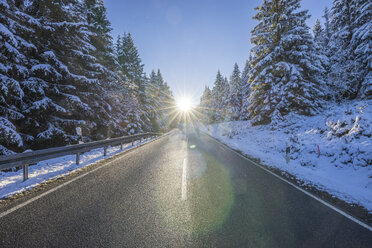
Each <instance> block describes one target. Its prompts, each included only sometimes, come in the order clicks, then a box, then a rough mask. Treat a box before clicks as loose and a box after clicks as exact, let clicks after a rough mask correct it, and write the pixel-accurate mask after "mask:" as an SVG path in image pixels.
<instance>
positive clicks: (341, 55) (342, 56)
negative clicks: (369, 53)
mask: <svg viewBox="0 0 372 248" xmlns="http://www.w3.org/2000/svg"><path fill="white" fill-rule="evenodd" d="M354 9H355V5H354V1H350V0H334V1H333V6H332V18H331V27H332V37H331V39H330V44H329V45H330V49H331V57H330V60H331V63H330V64H331V68H330V77H329V79H330V81H331V82H333V85H332V86H333V88H334V91H335V96H336V98H337V99H338V100H342V99H352V98H355V97H356V95H357V92H356V91H357V78H358V75H357V70H356V68H355V63H354V59H355V54H354V51H353V50H352V49H351V45H350V42H351V38H352V36H353V19H354V18H353V16H354V15H353V11H354Z"/></svg>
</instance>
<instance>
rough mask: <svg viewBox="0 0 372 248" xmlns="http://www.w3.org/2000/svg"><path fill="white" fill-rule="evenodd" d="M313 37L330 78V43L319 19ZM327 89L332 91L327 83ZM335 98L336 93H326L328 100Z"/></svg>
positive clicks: (330, 85)
mask: <svg viewBox="0 0 372 248" xmlns="http://www.w3.org/2000/svg"><path fill="white" fill-rule="evenodd" d="M313 35H314V45H315V49H316V51H317V52H318V54H319V58H320V61H321V63H322V66H323V68H324V70H325V71H326V73H325V76H328V72H329V58H328V43H327V36H326V35H327V34H326V32H325V29H323V27H322V25H321V24H320V21H319V19H316V21H315V25H314V27H313ZM326 84H327V88H329V89H332V84H330V83H328V81H327V82H326ZM333 98H334V92H331V91H328V92H326V99H327V100H331V99H333Z"/></svg>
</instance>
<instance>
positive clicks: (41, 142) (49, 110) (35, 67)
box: [23, 0, 113, 148]
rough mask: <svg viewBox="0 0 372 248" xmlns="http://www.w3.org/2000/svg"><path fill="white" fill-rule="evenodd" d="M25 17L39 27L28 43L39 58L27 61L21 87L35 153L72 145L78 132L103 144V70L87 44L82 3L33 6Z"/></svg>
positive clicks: (106, 120)
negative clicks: (25, 91)
mask: <svg viewBox="0 0 372 248" xmlns="http://www.w3.org/2000/svg"><path fill="white" fill-rule="evenodd" d="M26 12H27V14H29V15H30V17H29V18H28V17H27V18H28V19H29V20H30V21H29V22H31V21H33V22H34V23H36V22H37V24H35V25H34V26H35V30H36V32H35V35H33V36H32V37H30V40H32V43H33V44H35V45H36V47H37V49H38V53H37V54H34V57H33V59H31V62H32V65H31V69H30V71H31V75H30V78H28V79H27V80H25V81H24V82H23V84H24V88H25V90H27V91H28V93H27V95H28V96H29V97H28V100H29V102H28V103H29V107H28V108H27V109H26V110H25V113H27V118H28V119H27V125H26V126H27V133H29V134H31V135H32V136H33V137H35V141H36V143H35V144H34V145H33V147H34V148H43V147H51V146H55V145H61V144H66V143H71V142H76V140H77V136H76V133H75V128H76V126H81V127H82V128H83V134H85V135H86V136H87V137H89V138H91V139H102V138H106V137H107V135H108V134H109V130H110V129H111V128H112V127H113V122H112V119H111V113H110V112H111V110H112V108H111V106H110V104H109V103H108V102H107V101H106V100H105V96H106V95H107V92H106V89H105V85H104V83H103V82H101V81H100V80H99V79H100V78H101V77H102V71H103V70H102V65H101V64H99V63H98V61H97V59H96V58H95V57H94V51H95V48H94V46H92V45H91V44H90V41H91V36H92V35H93V34H92V32H91V30H90V26H89V24H88V22H87V7H86V5H85V3H84V2H83V1H78V0H72V1H70V0H61V1H47V0H40V1H31V4H30V5H29V7H28V8H27V9H26ZM71 37H74V38H73V39H72V38H71ZM36 90H37V91H38V93H37V94H36V93H33V92H35V91H36Z"/></svg>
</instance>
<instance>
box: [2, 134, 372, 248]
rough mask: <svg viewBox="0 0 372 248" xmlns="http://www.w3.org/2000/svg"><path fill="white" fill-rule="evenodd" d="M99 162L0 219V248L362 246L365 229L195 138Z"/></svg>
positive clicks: (175, 138)
mask: <svg viewBox="0 0 372 248" xmlns="http://www.w3.org/2000/svg"><path fill="white" fill-rule="evenodd" d="M108 163H109V164H107V165H105V166H103V167H102V168H100V169H98V170H95V171H94V172H92V173H90V174H88V175H86V176H84V177H81V178H79V179H78V180H75V181H73V182H71V183H70V184H68V185H66V186H64V187H61V188H59V189H58V190H56V191H54V192H52V193H50V194H48V195H46V196H44V197H42V198H40V199H37V200H35V201H33V202H32V203H30V204H28V205H26V206H24V207H22V208H19V209H17V210H16V211H14V212H12V213H10V214H8V215H6V216H4V217H2V218H0V246H1V247H311V248H314V247H372V232H370V231H369V230H367V229H365V228H363V227H361V226H360V225H358V224H356V223H355V222H353V221H351V220H349V219H347V218H346V217H344V216H343V215H341V214H339V213H337V212H335V211H334V210H332V209H330V208H328V207H326V206H324V205H323V204H321V203H320V202H318V201H316V200H314V199H313V198H311V197H309V196H308V195H305V194H304V193H302V192H301V191H299V190H297V189H295V188H294V187H292V186H290V185H289V184H287V183H285V182H283V181H281V180H280V179H278V178H276V177H274V176H272V175H271V174H269V173H268V172H266V171H264V170H262V169H261V168H259V167H257V166H255V165H254V164H252V163H251V162H249V161H248V160H245V159H244V158H242V157H240V156H238V155H237V154H235V153H233V152H231V151H230V150H228V149H226V148H225V147H224V146H222V145H221V144H219V143H218V142H216V141H215V140H213V139H212V138H210V137H208V136H206V135H203V134H200V136H199V135H196V134H191V135H189V136H188V137H186V136H185V135H184V134H182V133H181V132H173V133H172V134H171V135H168V136H165V137H163V138H160V139H159V140H157V141H154V142H151V143H149V144H147V145H144V146H142V147H139V148H137V149H134V150H132V151H130V152H128V153H125V154H123V155H120V156H119V157H117V158H116V159H114V160H112V161H110V162H108ZM1 211H2V210H1V209H0V212H1Z"/></svg>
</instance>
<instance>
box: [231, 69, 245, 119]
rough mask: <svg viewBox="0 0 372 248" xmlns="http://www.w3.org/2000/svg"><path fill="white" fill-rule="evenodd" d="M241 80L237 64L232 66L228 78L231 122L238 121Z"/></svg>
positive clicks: (240, 105) (240, 102) (240, 101)
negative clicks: (232, 68)
mask: <svg viewBox="0 0 372 248" xmlns="http://www.w3.org/2000/svg"><path fill="white" fill-rule="evenodd" d="M242 88H243V85H242V80H241V78H240V70H239V66H238V64H237V63H235V65H234V70H233V72H232V74H231V76H230V92H229V96H228V107H229V115H230V117H231V120H238V119H239V116H240V112H241V107H242Z"/></svg>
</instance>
